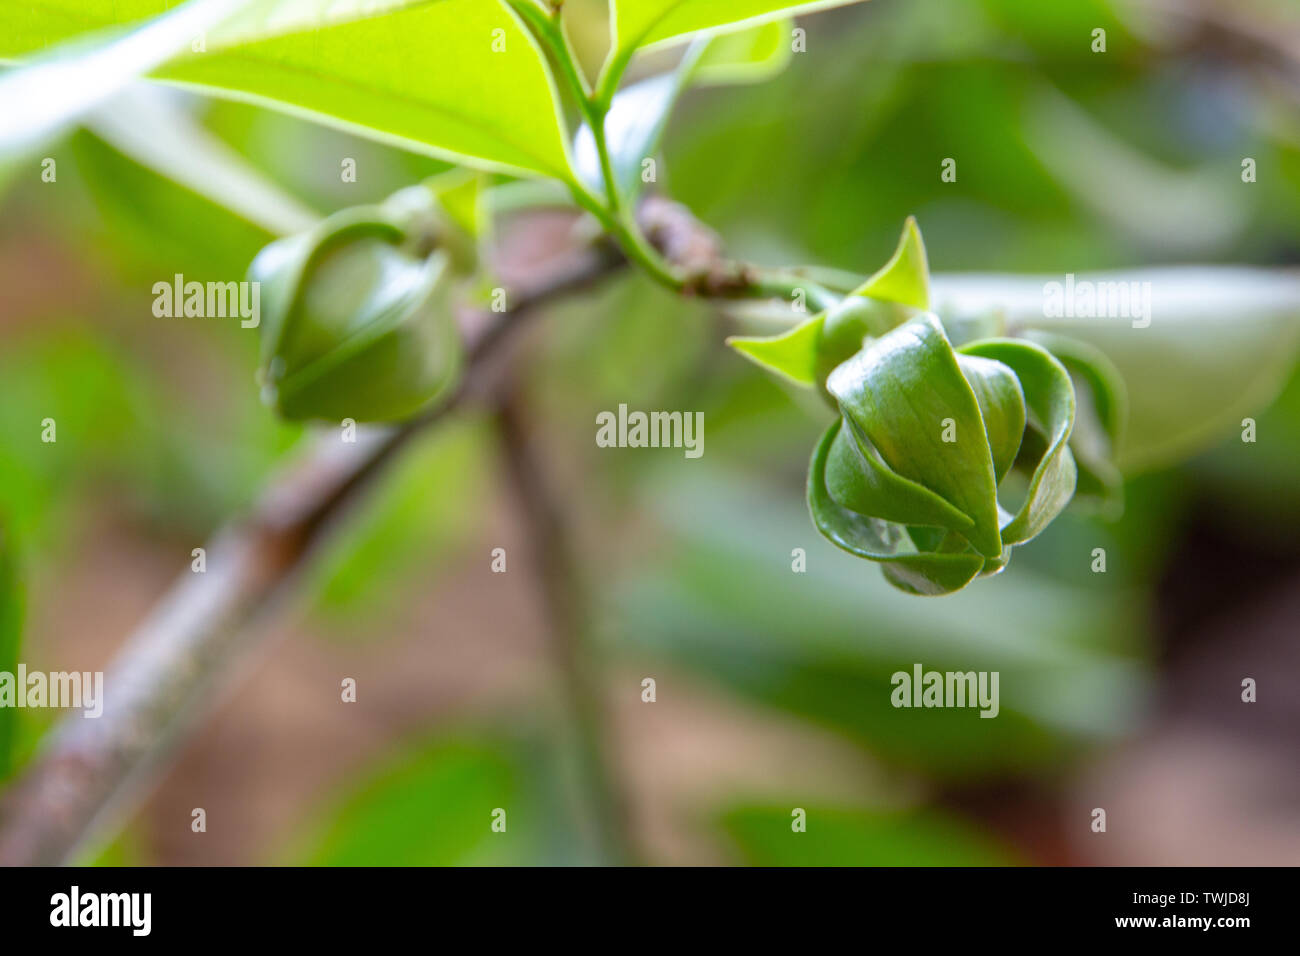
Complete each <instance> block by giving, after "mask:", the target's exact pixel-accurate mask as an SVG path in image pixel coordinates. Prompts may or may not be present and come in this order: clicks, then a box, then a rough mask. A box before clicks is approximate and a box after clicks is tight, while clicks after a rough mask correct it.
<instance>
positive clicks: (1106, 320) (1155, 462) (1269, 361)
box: [935, 266, 1300, 476]
mask: <svg viewBox="0 0 1300 956" xmlns="http://www.w3.org/2000/svg"><path fill="white" fill-rule="evenodd" d="M1085 281H1086V282H1089V283H1092V284H1094V285H1099V284H1101V283H1105V284H1107V285H1110V286H1111V287H1112V288H1122V287H1123V286H1130V287H1132V286H1133V285H1134V284H1136V285H1138V286H1141V285H1142V284H1144V283H1147V284H1149V288H1150V292H1151V299H1150V309H1149V313H1148V316H1147V318H1148V319H1149V324H1144V323H1142V322H1139V323H1137V324H1135V322H1134V320H1133V319H1132V318H1125V317H1110V316H1095V317H1093V316H1083V315H1075V316H1060V315H1047V314H1045V312H1046V310H1045V307H1044V305H1045V296H1046V293H1047V289H1048V287H1049V286H1055V287H1056V288H1057V289H1058V290H1059V289H1060V279H1059V277H1053V276H996V277H993V276H974V275H950V276H943V277H941V278H940V279H938V280H936V284H935V291H936V302H937V303H938V305H939V306H940V308H941V309H942V311H943V315H944V316H945V318H947V317H948V316H949V315H950V314H953V315H958V316H960V317H962V318H967V317H970V318H977V317H980V316H988V315H992V314H998V315H1000V316H1001V318H1002V320H1003V321H1004V322H1005V323H1007V324H1008V325H1011V326H1014V327H1017V328H1024V329H1027V330H1035V331H1038V330H1041V331H1044V332H1050V333H1052V334H1055V335H1062V336H1068V337H1069V338H1071V339H1075V340H1078V341H1081V342H1085V343H1087V344H1088V345H1091V346H1093V347H1094V348H1096V349H1098V350H1100V351H1101V352H1102V353H1104V354H1105V356H1106V357H1107V358H1108V359H1110V361H1111V362H1112V363H1113V364H1114V366H1115V368H1116V369H1117V370H1118V371H1119V374H1120V377H1121V378H1122V379H1123V381H1124V384H1125V386H1126V391H1127V395H1128V403H1127V404H1128V416H1127V420H1126V421H1125V427H1124V429H1123V432H1122V434H1121V437H1120V443H1119V448H1118V450H1117V452H1116V455H1115V461H1116V464H1117V465H1118V466H1119V468H1120V469H1121V470H1122V471H1123V472H1124V474H1126V475H1130V476H1131V475H1134V474H1137V473H1139V472H1142V471H1146V470H1150V469H1153V468H1158V467H1160V466H1162V465H1166V464H1169V463H1172V462H1176V461H1179V460H1182V459H1185V458H1188V457H1190V456H1191V455H1194V454H1196V453H1198V452H1200V451H1203V450H1204V449H1206V448H1207V447H1209V446H1210V445H1211V444H1213V443H1215V442H1217V441H1219V440H1221V439H1222V438H1224V437H1225V436H1226V435H1229V434H1231V432H1232V431H1233V430H1234V429H1239V428H1240V427H1241V420H1242V418H1243V417H1244V416H1250V415H1256V414H1258V413H1259V412H1260V411H1261V410H1262V409H1263V408H1264V407H1266V406H1267V405H1268V404H1269V402H1271V401H1272V400H1273V399H1274V398H1275V397H1276V396H1277V394H1278V392H1279V390H1280V389H1281V386H1282V383H1283V382H1285V380H1286V376H1287V375H1288V373H1289V372H1290V371H1291V369H1292V368H1293V367H1294V364H1295V360H1296V353H1297V349H1298V348H1300V278H1297V277H1296V276H1295V275H1294V274H1292V273H1290V272H1288V271H1286V270H1275V269H1256V268H1248V267H1241V266H1179V267H1163V268H1152V269H1143V270H1141V271H1131V272H1119V273H1101V274H1093V275H1081V276H1078V277H1077V279H1076V283H1075V284H1076V288H1077V287H1078V286H1080V285H1082V284H1083V283H1084V282H1085Z"/></svg>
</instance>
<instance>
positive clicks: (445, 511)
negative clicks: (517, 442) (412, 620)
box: [305, 420, 489, 634]
mask: <svg viewBox="0 0 1300 956" xmlns="http://www.w3.org/2000/svg"><path fill="white" fill-rule="evenodd" d="M488 458H489V441H488V435H487V434H486V433H485V431H484V428H483V426H482V424H481V423H479V422H476V421H473V420H464V421H460V422H456V423H448V425H447V426H446V427H444V428H440V429H437V430H436V431H435V432H434V433H432V434H430V435H429V436H428V437H427V438H424V439H422V440H421V441H419V442H417V443H416V444H415V445H414V446H413V447H411V448H408V449H407V450H406V452H405V454H404V455H403V456H402V459H401V461H399V462H397V463H396V465H395V467H394V468H393V469H392V470H391V471H390V472H389V473H388V474H387V475H385V476H384V477H383V478H382V479H381V481H380V484H379V486H378V487H377V488H376V489H375V494H373V495H371V496H369V498H368V500H367V501H366V502H365V504H364V506H363V507H362V508H361V510H360V513H358V514H356V515H353V516H351V519H350V521H349V523H348V525H347V526H346V527H344V528H341V529H340V533H339V534H338V535H336V537H335V538H334V540H333V541H332V542H331V543H330V546H329V548H328V549H327V550H326V552H325V553H324V554H322V555H321V556H320V558H319V560H318V561H317V563H316V564H315V566H314V568H313V570H312V572H311V573H310V576H309V580H308V581H307V582H306V585H305V588H306V591H307V593H308V595H310V596H311V599H312V600H313V601H314V602H315V605H316V609H317V611H318V616H319V618H320V620H321V622H322V624H323V625H324V624H328V625H329V626H331V627H337V626H348V625H359V624H364V628H363V630H364V632H366V633H371V634H376V633H382V631H383V628H382V627H376V626H375V622H376V621H377V620H382V619H383V616H384V615H385V614H386V613H391V610H392V609H393V608H396V607H400V606H401V605H402V597H403V595H406V594H409V593H410V591H411V590H412V589H413V588H415V587H416V586H417V585H427V584H428V582H429V581H430V580H431V577H432V576H433V575H435V574H437V572H438V571H439V569H441V568H442V567H444V566H445V565H446V564H447V562H448V561H450V559H451V558H452V557H453V556H454V555H455V554H456V553H457V552H458V550H459V549H460V548H462V547H464V545H465V544H466V542H467V541H468V539H469V537H470V535H471V533H472V532H473V530H474V529H475V528H476V526H477V523H478V522H479V520H480V517H481V514H482V506H483V488H484V487H485V484H486V482H487V475H488Z"/></svg>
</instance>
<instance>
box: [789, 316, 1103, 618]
mask: <svg viewBox="0 0 1300 956" xmlns="http://www.w3.org/2000/svg"><path fill="white" fill-rule="evenodd" d="M826 389H827V391H828V392H829V394H830V395H831V396H832V397H833V398H834V399H835V401H836V402H837V404H838V407H839V410H840V418H839V420H837V421H836V422H834V423H833V424H832V425H831V426H830V428H829V429H828V430H827V431H826V434H825V435H824V436H823V437H822V440H821V442H820V443H819V444H818V446H817V449H816V451H815V452H814V454H813V458H812V465H811V468H810V472H809V476H808V502H809V508H810V510H811V512H812V517H813V521H814V523H815V524H816V525H817V528H818V530H820V531H821V533H822V534H823V535H825V536H826V537H827V538H828V539H829V540H830V541H832V542H833V543H835V544H836V545H838V546H839V547H841V548H843V549H845V550H846V551H849V552H851V553H853V554H857V555H859V556H861V557H864V558H868V559H870V560H873V561H879V562H881V563H882V565H883V570H884V573H885V577H886V578H887V579H888V580H889V581H890V582H891V583H892V584H894V585H896V586H897V587H899V588H902V589H903V590H906V591H910V592H912V593H915V594H946V593H949V592H952V591H956V590H959V589H960V588H963V587H965V586H966V585H967V584H968V583H970V581H971V580H973V579H974V578H975V577H976V576H978V575H980V574H993V573H996V572H998V571H1000V570H1001V569H1002V568H1003V567H1005V566H1006V563H1007V561H1008V559H1009V558H1010V553H1011V548H1012V547H1013V546H1014V545H1017V544H1021V543H1023V542H1025V541H1028V540H1029V539H1030V538H1032V537H1034V536H1035V535H1037V534H1038V533H1039V532H1040V531H1042V529H1043V528H1045V527H1046V526H1047V524H1048V523H1050V522H1051V520H1052V519H1053V518H1054V517H1056V515H1057V514H1059V513H1060V511H1061V509H1062V508H1064V507H1065V505H1066V504H1068V503H1069V501H1070V498H1071V496H1072V495H1073V493H1074V487H1075V480H1076V474H1077V472H1076V467H1075V461H1074V457H1073V456H1072V454H1071V452H1070V449H1069V446H1068V439H1069V437H1070V432H1071V429H1072V427H1073V424H1074V409H1075V405H1074V389H1073V386H1072V384H1071V380H1070V376H1069V374H1068V373H1067V372H1066V370H1065V369H1064V368H1063V367H1062V365H1061V363H1060V362H1058V361H1057V360H1056V359H1055V358H1053V357H1052V355H1051V354H1050V353H1048V352H1047V351H1046V350H1044V349H1043V348H1041V347H1039V346H1037V345H1035V344H1033V343H1031V342H1026V341H1020V340H1012V339H987V340H984V341H980V342H973V343H971V344H969V345H966V346H963V347H962V348H960V349H954V348H953V347H952V345H951V344H950V343H949V341H948V338H947V336H946V335H945V334H944V330H943V327H942V326H941V325H940V324H939V321H938V319H936V318H935V317H934V316H933V315H932V314H929V313H926V314H923V315H920V316H918V317H917V318H914V319H912V320H910V321H908V322H907V323H905V324H903V325H901V326H899V327H897V328H895V329H893V330H892V331H890V332H887V333H886V334H885V335H883V336H881V337H880V338H878V339H869V340H867V342H866V343H865V345H864V346H863V347H862V348H861V350H860V351H858V352H857V353H856V354H855V355H853V356H852V357H851V358H849V359H848V360H847V361H845V362H843V363H842V364H840V365H838V366H837V367H836V368H835V369H834V371H832V372H831V373H830V375H829V377H828V379H827V381H826ZM1016 472H1019V473H1021V474H1023V476H1024V477H1025V482H1024V485H1023V487H1022V489H1021V498H1020V502H1019V504H1018V505H1016V506H1013V507H1011V508H1008V507H1006V506H1004V504H1003V502H1001V501H999V497H998V493H999V488H1001V487H1002V486H1003V484H1004V479H1006V478H1008V476H1009V475H1011V474H1013V473H1016ZM1007 484H1008V485H1010V482H1007ZM1004 491H1010V488H1006V489H1004Z"/></svg>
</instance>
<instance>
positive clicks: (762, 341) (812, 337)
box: [727, 315, 826, 385]
mask: <svg viewBox="0 0 1300 956" xmlns="http://www.w3.org/2000/svg"><path fill="white" fill-rule="evenodd" d="M825 322H826V317H825V315H815V316H813V317H812V318H810V319H807V320H805V321H803V322H801V323H799V324H798V325H796V326H795V327H794V328H793V329H791V330H790V331H788V332H784V333H782V334H781V335H774V336H746V335H733V336H730V337H729V338H728V339H727V344H728V345H730V346H731V347H732V348H733V349H735V350H736V351H737V352H739V353H740V354H741V355H743V356H745V357H746V358H748V359H750V360H752V361H753V362H755V363H757V364H758V365H761V366H762V367H763V368H766V369H769V370H771V371H773V372H776V373H777V374H778V375H780V376H782V377H783V378H786V379H788V380H789V381H791V382H794V383H795V384H796V385H816V384H817V381H818V378H817V371H818V354H819V349H818V345H819V343H820V342H821V337H822V327H823V326H824V325H825Z"/></svg>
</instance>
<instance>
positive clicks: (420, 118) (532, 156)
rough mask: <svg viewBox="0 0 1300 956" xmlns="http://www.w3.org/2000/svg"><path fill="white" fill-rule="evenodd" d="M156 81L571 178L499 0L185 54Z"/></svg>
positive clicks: (532, 44)
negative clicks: (214, 50) (221, 49)
mask: <svg viewBox="0 0 1300 956" xmlns="http://www.w3.org/2000/svg"><path fill="white" fill-rule="evenodd" d="M157 75H158V76H160V77H163V78H165V79H170V80H175V81H180V82H184V83H190V84H198V85H199V86H200V87H201V88H202V89H203V90H204V91H205V92H211V93H213V94H215V95H220V96H228V97H231V98H234V99H239V100H246V101H249V102H253V103H257V104H260V105H264V106H269V107H272V108H274V109H281V110H284V111H286V112H289V113H293V114H296V115H302V116H305V117H307V118H310V119H314V120H316V121H318V122H322V123H325V124H328V125H331V126H336V127H339V128H341V129H345V130H348V131H350V132H354V133H357V134H359V135H362V136H369V137H372V138H375V139H379V140H382V141H384V142H389V143H393V144H395V145H400V146H404V147H406V148H409V149H413V150H418V151H422V152H427V153H430V154H432V155H434V156H438V157H440V158H443V159H448V160H451V161H453V162H458V163H462V164H466V165H471V166H475V167H479V168H483V169H489V170H497V171H503V172H509V173H516V174H518V173H525V174H527V173H541V174H543V175H547V176H552V177H555V178H558V179H562V180H566V181H567V180H569V179H571V178H572V173H571V172H570V169H569V165H570V164H569V156H568V146H567V142H566V140H567V134H566V132H565V130H564V124H563V120H562V118H561V117H560V114H559V111H558V106H557V102H558V101H557V98H556V95H555V90H554V85H553V81H552V78H551V74H550V70H549V68H548V67H547V65H546V62H545V58H544V57H543V55H542V53H541V51H540V49H539V48H538V46H537V42H536V40H535V39H534V38H533V37H532V35H531V34H530V33H529V32H528V31H527V30H526V29H524V28H523V27H522V26H521V25H520V23H519V22H518V20H516V18H515V15H514V14H513V13H512V12H510V11H509V10H507V9H506V8H505V7H503V6H501V5H500V4H498V3H497V2H495V0H441V2H437V3H432V4H427V5H422V6H419V7H414V8H411V9H407V10H401V11H398V12H396V13H392V14H389V15H388V16H384V17H379V18H375V19H370V20H360V21H356V22H354V23H348V24H343V25H340V26H334V27H329V28H326V29H322V30H317V31H313V32H311V33H301V34H293V35H290V36H283V37H278V38H273V39H270V40H263V41H258V42H253V43H247V44H241V45H240V46H238V47H237V48H235V49H232V50H230V51H227V52H217V53H208V54H197V55H190V56H186V57H184V58H182V59H181V60H179V61H177V62H176V63H175V64H174V65H172V66H169V67H167V68H165V69H163V70H161V71H159V72H158V74H157Z"/></svg>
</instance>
